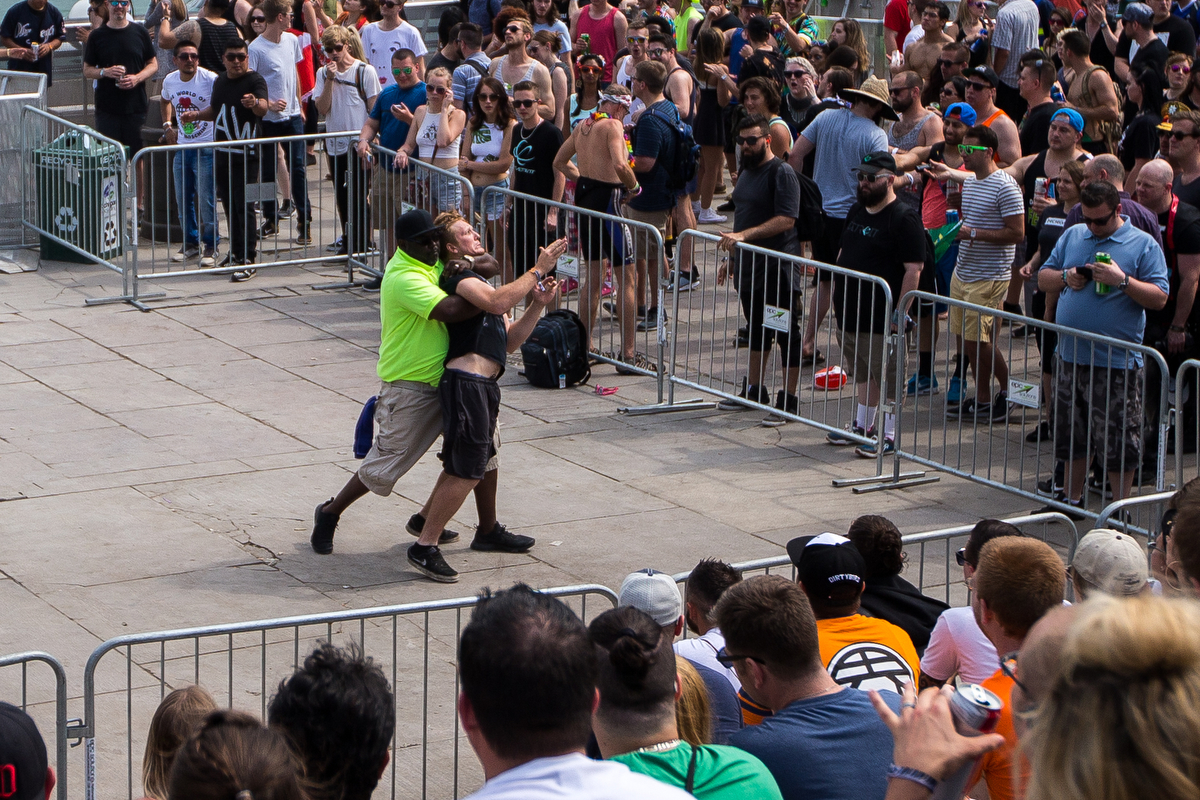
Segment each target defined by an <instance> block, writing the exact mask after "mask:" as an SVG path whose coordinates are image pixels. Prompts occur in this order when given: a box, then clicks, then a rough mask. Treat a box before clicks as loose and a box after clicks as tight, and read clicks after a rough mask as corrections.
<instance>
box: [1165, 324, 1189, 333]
mask: <svg viewBox="0 0 1200 800" xmlns="http://www.w3.org/2000/svg"><path fill="white" fill-rule="evenodd" d="M1168 330H1170V331H1173V332H1175V333H1186V332H1187V328H1185V327H1183V326H1182V325H1172V326H1171V327H1170V328H1168Z"/></svg>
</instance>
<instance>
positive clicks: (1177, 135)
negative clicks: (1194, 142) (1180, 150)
mask: <svg viewBox="0 0 1200 800" xmlns="http://www.w3.org/2000/svg"><path fill="white" fill-rule="evenodd" d="M1197 136H1200V132H1196V131H1192V132H1191V133H1184V132H1183V131H1171V138H1172V139H1174V140H1175V141H1177V142H1182V141H1183V140H1184V139H1187V138H1192V139H1194V138H1196V137H1197Z"/></svg>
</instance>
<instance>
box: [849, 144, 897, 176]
mask: <svg viewBox="0 0 1200 800" xmlns="http://www.w3.org/2000/svg"><path fill="white" fill-rule="evenodd" d="M854 171H855V172H865V173H867V174H868V175H875V174H877V173H880V172H891V173H895V172H896V159H895V158H893V157H892V154H891V153H889V152H887V151H886V150H876V151H875V152H874V153H867V154H866V155H865V156H863V160H862V163H861V164H859V165H858V166H857V167H855V168H854Z"/></svg>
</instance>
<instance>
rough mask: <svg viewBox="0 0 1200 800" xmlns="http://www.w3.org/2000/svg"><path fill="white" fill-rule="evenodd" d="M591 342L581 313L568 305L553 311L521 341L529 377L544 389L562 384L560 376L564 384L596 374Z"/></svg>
mask: <svg viewBox="0 0 1200 800" xmlns="http://www.w3.org/2000/svg"><path fill="white" fill-rule="evenodd" d="M587 345H588V336H587V330H586V329H585V328H584V326H583V320H581V319H580V318H579V315H578V314H576V313H575V312H574V311H571V310H570V309H565V308H560V309H559V310H557V311H551V312H550V313H548V314H546V316H544V317H542V318H541V319H539V320H538V323H537V325H535V326H534V328H533V333H531V334H529V338H528V339H526V340H525V343H524V344H522V345H521V360H522V361H523V362H524V363H525V379H526V380H527V381H529V382H530V383H532V384H533V385H534V386H540V387H542V388H543V389H558V388H560V383H559V377H560V376H562V377H563V378H564V379H565V380H564V381H563V386H564V387H565V386H574V385H575V384H577V383H586V382H587V380H588V378H590V377H591V376H592V370H591V368H590V367H589V366H588V347H587Z"/></svg>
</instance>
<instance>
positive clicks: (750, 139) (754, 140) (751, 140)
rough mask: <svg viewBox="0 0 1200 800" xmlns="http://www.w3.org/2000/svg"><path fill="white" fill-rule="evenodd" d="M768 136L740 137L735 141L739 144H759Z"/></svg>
mask: <svg viewBox="0 0 1200 800" xmlns="http://www.w3.org/2000/svg"><path fill="white" fill-rule="evenodd" d="M765 138H767V137H766V136H738V137H735V138H734V141H735V142H737V143H738V144H758V141H759V139H765Z"/></svg>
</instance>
